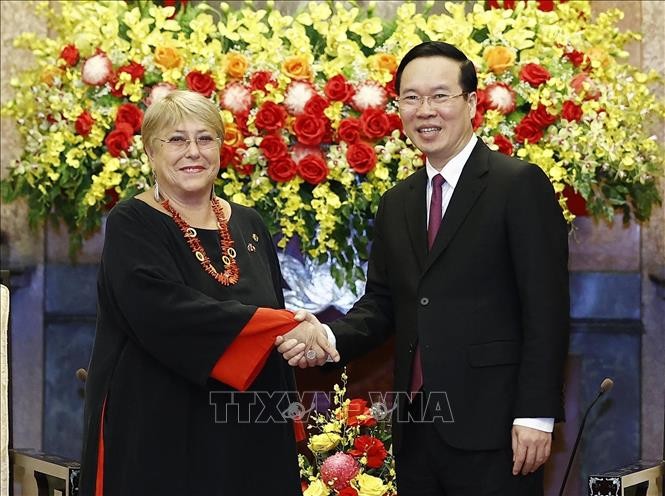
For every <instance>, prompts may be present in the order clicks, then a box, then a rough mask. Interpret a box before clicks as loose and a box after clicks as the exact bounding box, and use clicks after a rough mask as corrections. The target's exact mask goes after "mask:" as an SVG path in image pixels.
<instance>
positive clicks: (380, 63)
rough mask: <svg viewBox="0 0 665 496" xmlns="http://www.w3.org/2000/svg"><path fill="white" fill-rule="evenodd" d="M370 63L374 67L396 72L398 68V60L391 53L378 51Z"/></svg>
mask: <svg viewBox="0 0 665 496" xmlns="http://www.w3.org/2000/svg"><path fill="white" fill-rule="evenodd" d="M370 64H371V65H372V67H373V68H375V69H379V70H384V71H388V72H394V71H395V70H396V69H397V60H395V56H394V55H393V54H391V53H377V54H376V55H374V56H372V57H371V61H370Z"/></svg>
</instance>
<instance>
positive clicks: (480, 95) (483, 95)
mask: <svg viewBox="0 0 665 496" xmlns="http://www.w3.org/2000/svg"><path fill="white" fill-rule="evenodd" d="M487 105H488V101H487V92H486V91H485V90H483V89H480V88H478V89H477V90H476V111H477V110H478V109H481V110H482V111H483V112H485V110H487Z"/></svg>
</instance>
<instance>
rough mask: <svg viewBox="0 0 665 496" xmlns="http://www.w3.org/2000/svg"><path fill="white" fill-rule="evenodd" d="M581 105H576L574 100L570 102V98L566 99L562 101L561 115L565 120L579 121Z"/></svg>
mask: <svg viewBox="0 0 665 496" xmlns="http://www.w3.org/2000/svg"><path fill="white" fill-rule="evenodd" d="M582 114H583V113H582V106H581V105H577V104H576V103H574V102H571V101H570V100H566V101H565V102H563V107H562V109H561V117H563V118H564V119H566V120H567V121H570V122H573V121H575V122H576V121H579V120H580V119H581V118H582Z"/></svg>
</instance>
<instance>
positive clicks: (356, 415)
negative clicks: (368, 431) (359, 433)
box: [346, 398, 376, 427]
mask: <svg viewBox="0 0 665 496" xmlns="http://www.w3.org/2000/svg"><path fill="white" fill-rule="evenodd" d="M346 423H347V425H349V426H352V427H353V426H354V425H364V426H367V427H373V426H375V425H376V419H375V418H374V417H373V416H372V412H371V410H370V409H369V408H368V407H367V401H365V400H363V399H359V398H357V399H354V400H351V401H350V402H349V406H348V408H347V420H346Z"/></svg>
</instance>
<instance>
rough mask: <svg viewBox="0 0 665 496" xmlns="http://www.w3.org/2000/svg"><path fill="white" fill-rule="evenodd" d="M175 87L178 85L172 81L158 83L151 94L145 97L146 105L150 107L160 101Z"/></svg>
mask: <svg viewBox="0 0 665 496" xmlns="http://www.w3.org/2000/svg"><path fill="white" fill-rule="evenodd" d="M175 89H176V87H175V86H174V85H172V84H171V83H158V84H156V85H154V86H153V87H152V88H151V90H150V96H148V98H146V99H145V105H146V107H149V106H150V105H152V104H153V103H155V102H158V101H159V100H161V99H162V98H164V97H165V96H166V95H168V94H169V93H171V92H172V91H173V90H175Z"/></svg>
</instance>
